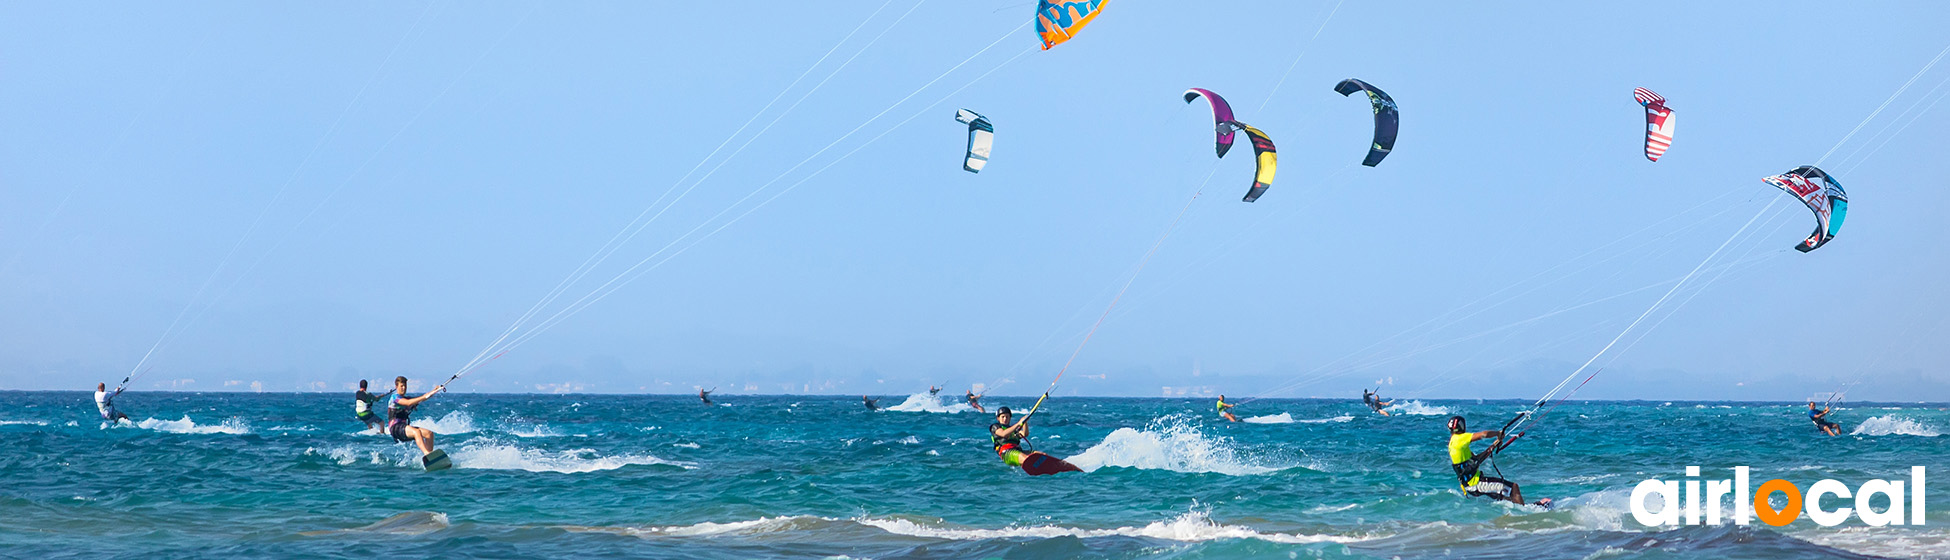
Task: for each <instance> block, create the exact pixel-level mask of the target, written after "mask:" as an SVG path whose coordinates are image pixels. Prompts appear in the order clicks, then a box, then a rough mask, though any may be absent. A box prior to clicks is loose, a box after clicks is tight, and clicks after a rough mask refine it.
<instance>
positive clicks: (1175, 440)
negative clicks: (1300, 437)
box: [1064, 415, 1280, 476]
mask: <svg viewBox="0 0 1950 560" xmlns="http://www.w3.org/2000/svg"><path fill="white" fill-rule="evenodd" d="M1238 455H1239V454H1238V453H1237V452H1236V451H1234V449H1233V447H1232V440H1231V439H1230V438H1226V437H1223V436H1208V435H1205V434H1204V433H1201V432H1199V430H1198V427H1197V426H1196V425H1194V424H1193V423H1192V422H1191V421H1190V420H1189V419H1188V418H1186V417H1184V416H1182V415H1174V416H1167V417H1164V418H1160V419H1158V420H1156V421H1153V422H1152V423H1151V425H1149V426H1146V427H1145V428H1144V430H1143V431H1139V430H1134V429H1131V428H1118V429H1117V431H1114V432H1111V433H1110V435H1107V436H1104V441H1102V442H1100V443H1098V444H1097V445H1093V446H1091V447H1090V449H1087V450H1085V451H1084V452H1083V453H1079V454H1077V455H1076V456H1073V457H1069V458H1067V459H1064V460H1065V461H1069V462H1070V464H1073V465H1076V466H1077V468H1080V469H1083V470H1084V472H1093V471H1096V470H1097V469H1100V468H1104V467H1129V468H1138V469H1154V470H1169V471H1176V472H1185V473H1199V472H1211V473H1220V474H1228V475H1235V476H1236V475H1252V474H1266V473H1270V472H1274V471H1277V470H1280V469H1279V468H1275V467H1268V466H1261V465H1255V464H1251V463H1250V462H1248V461H1245V460H1243V459H1242V458H1241V457H1239V456H1238Z"/></svg>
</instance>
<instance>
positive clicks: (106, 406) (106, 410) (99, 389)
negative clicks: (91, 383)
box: [95, 383, 129, 424]
mask: <svg viewBox="0 0 1950 560" xmlns="http://www.w3.org/2000/svg"><path fill="white" fill-rule="evenodd" d="M122 389H123V387H121V386H117V387H116V388H115V392H113V393H111V392H109V391H108V384H107V383H96V384H95V410H98V411H101V413H102V420H103V421H106V422H108V423H110V424H115V423H118V422H121V421H123V420H128V419H129V415H127V414H123V413H122V411H120V410H115V397H116V396H118V395H121V394H122Z"/></svg>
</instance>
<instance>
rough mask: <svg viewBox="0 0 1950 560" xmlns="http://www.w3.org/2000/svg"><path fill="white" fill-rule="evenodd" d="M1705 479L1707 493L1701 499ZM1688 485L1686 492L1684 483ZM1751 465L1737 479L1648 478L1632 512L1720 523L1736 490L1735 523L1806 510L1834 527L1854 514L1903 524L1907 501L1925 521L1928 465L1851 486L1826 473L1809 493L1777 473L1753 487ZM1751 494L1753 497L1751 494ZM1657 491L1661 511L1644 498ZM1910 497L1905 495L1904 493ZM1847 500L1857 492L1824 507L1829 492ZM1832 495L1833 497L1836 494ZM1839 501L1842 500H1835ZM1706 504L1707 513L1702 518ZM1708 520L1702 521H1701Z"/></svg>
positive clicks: (1875, 523)
mask: <svg viewBox="0 0 1950 560" xmlns="http://www.w3.org/2000/svg"><path fill="white" fill-rule="evenodd" d="M1699 475H1700V474H1699V467H1686V476H1687V477H1692V478H1697V477H1699ZM1701 483H1704V484H1705V489H1706V493H1705V495H1704V497H1703V499H1702V496H1701V494H1700V487H1701ZM1682 486H1683V487H1684V489H1685V490H1684V493H1683V497H1684V499H1683V500H1682V499H1680V498H1681V497H1682V492H1681V490H1680V489H1681V487H1682ZM1749 488H1750V486H1749V485H1748V483H1747V467H1734V468H1733V480H1685V481H1679V480H1659V479H1656V478H1653V479H1647V480H1645V481H1642V482H1640V483H1639V485H1638V486H1635V487H1633V488H1632V518H1633V519H1636V520H1638V522H1639V523H1640V524H1643V525H1647V526H1654V527H1657V526H1662V525H1673V526H1677V525H1682V524H1683V525H1719V524H1720V522H1721V511H1720V499H1721V498H1723V497H1725V496H1727V495H1728V494H1732V495H1733V523H1734V524H1735V525H1746V524H1748V523H1750V522H1751V521H1752V520H1753V518H1754V517H1759V518H1760V521H1761V522H1762V523H1766V524H1768V525H1773V526H1775V527H1781V526H1785V525H1787V524H1789V523H1793V522H1794V520H1795V519H1798V518H1800V517H1801V514H1802V513H1803V512H1804V511H1805V512H1806V513H1807V514H1808V519H1810V520H1812V521H1814V522H1815V523H1816V524H1819V525H1821V526H1823V527H1834V526H1836V525H1840V524H1842V522H1844V521H1847V520H1848V518H1849V516H1851V515H1852V516H1855V517H1856V518H1858V519H1861V520H1862V523H1863V524H1864V525H1868V526H1870V527H1882V526H1885V525H1903V524H1904V523H1903V512H1904V511H1905V508H1904V505H1905V504H1907V505H1908V508H1907V511H1908V512H1909V523H1908V524H1909V525H1922V524H1923V512H1924V509H1923V494H1924V492H1923V467H1920V466H1917V467H1910V468H1909V483H1908V484H1907V485H1905V484H1904V483H1903V481H1901V480H1896V481H1889V480H1880V479H1878V480H1870V481H1868V482H1864V483H1862V485H1861V486H1858V487H1856V488H1855V489H1854V490H1850V489H1849V487H1848V485H1846V484H1843V483H1841V482H1840V481H1837V480H1834V479H1824V480H1821V481H1818V482H1815V483H1814V484H1810V485H1808V490H1807V492H1806V493H1803V492H1802V491H1801V488H1800V487H1797V486H1795V485H1794V483H1792V482H1788V481H1786V480H1781V479H1778V478H1777V479H1773V480H1769V481H1767V482H1763V483H1761V485H1760V488H1758V489H1756V490H1754V491H1753V492H1752V493H1750V492H1749V491H1748V489H1749ZM1774 494H1781V495H1784V496H1786V498H1787V504H1786V506H1785V507H1782V508H1780V509H1774V507H1773V506H1772V505H1771V504H1770V503H1769V499H1770V497H1771V496H1773V495H1774ZM1750 495H1751V498H1750V497H1749V496H1750ZM1877 495H1881V496H1883V497H1884V498H1887V499H1888V507H1886V508H1884V509H1883V510H1882V511H1876V510H1875V509H1874V508H1871V507H1869V506H1870V504H1871V503H1873V502H1872V501H1871V498H1872V497H1874V496H1877ZM1648 496H1658V497H1659V498H1660V499H1661V500H1662V502H1663V503H1664V504H1665V505H1664V507H1663V508H1662V509H1660V510H1659V511H1657V512H1651V511H1646V509H1645V499H1646V497H1648ZM1905 496H1907V497H1908V499H1907V500H1905V499H1904V497H1905ZM1831 497H1832V498H1833V500H1846V499H1850V498H1853V499H1854V500H1855V506H1854V507H1836V508H1833V509H1827V508H1824V507H1823V506H1824V504H1823V501H1824V499H1826V498H1831ZM1831 501H1832V500H1831ZM1831 505H1838V504H1831ZM1702 509H1704V510H1705V511H1704V512H1703V513H1704V514H1705V515H1704V517H1705V519H1704V520H1702V519H1701V517H1702V516H1701V513H1702V511H1701V510H1702ZM1702 521H1703V522H1702Z"/></svg>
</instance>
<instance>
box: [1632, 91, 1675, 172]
mask: <svg viewBox="0 0 1950 560" xmlns="http://www.w3.org/2000/svg"><path fill="white" fill-rule="evenodd" d="M1632 97H1634V98H1637V99H1638V100H1639V104H1640V105H1644V106H1645V159H1648V160H1652V161H1659V156H1663V155H1666V150H1667V149H1668V148H1671V147H1672V127H1673V125H1674V124H1675V123H1677V122H1679V117H1678V116H1677V115H1674V114H1673V113H1672V109H1670V108H1667V107H1666V98H1664V97H1660V96H1659V94H1657V93H1653V92H1652V90H1649V89H1645V88H1633V89H1632Z"/></svg>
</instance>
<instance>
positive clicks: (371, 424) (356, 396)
mask: <svg viewBox="0 0 1950 560" xmlns="http://www.w3.org/2000/svg"><path fill="white" fill-rule="evenodd" d="M391 394H393V392H392V391H387V392H386V393H385V394H381V395H374V394H372V393H368V392H366V380H364V379H361V380H359V391H358V392H356V393H353V394H352V412H353V416H355V417H357V418H358V419H359V421H360V422H365V423H366V429H368V430H374V431H379V430H378V428H379V426H381V425H384V424H385V423H386V421H385V419H383V418H380V417H379V415H377V414H373V413H372V403H375V402H379V399H383V398H386V396H387V395H391Z"/></svg>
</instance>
